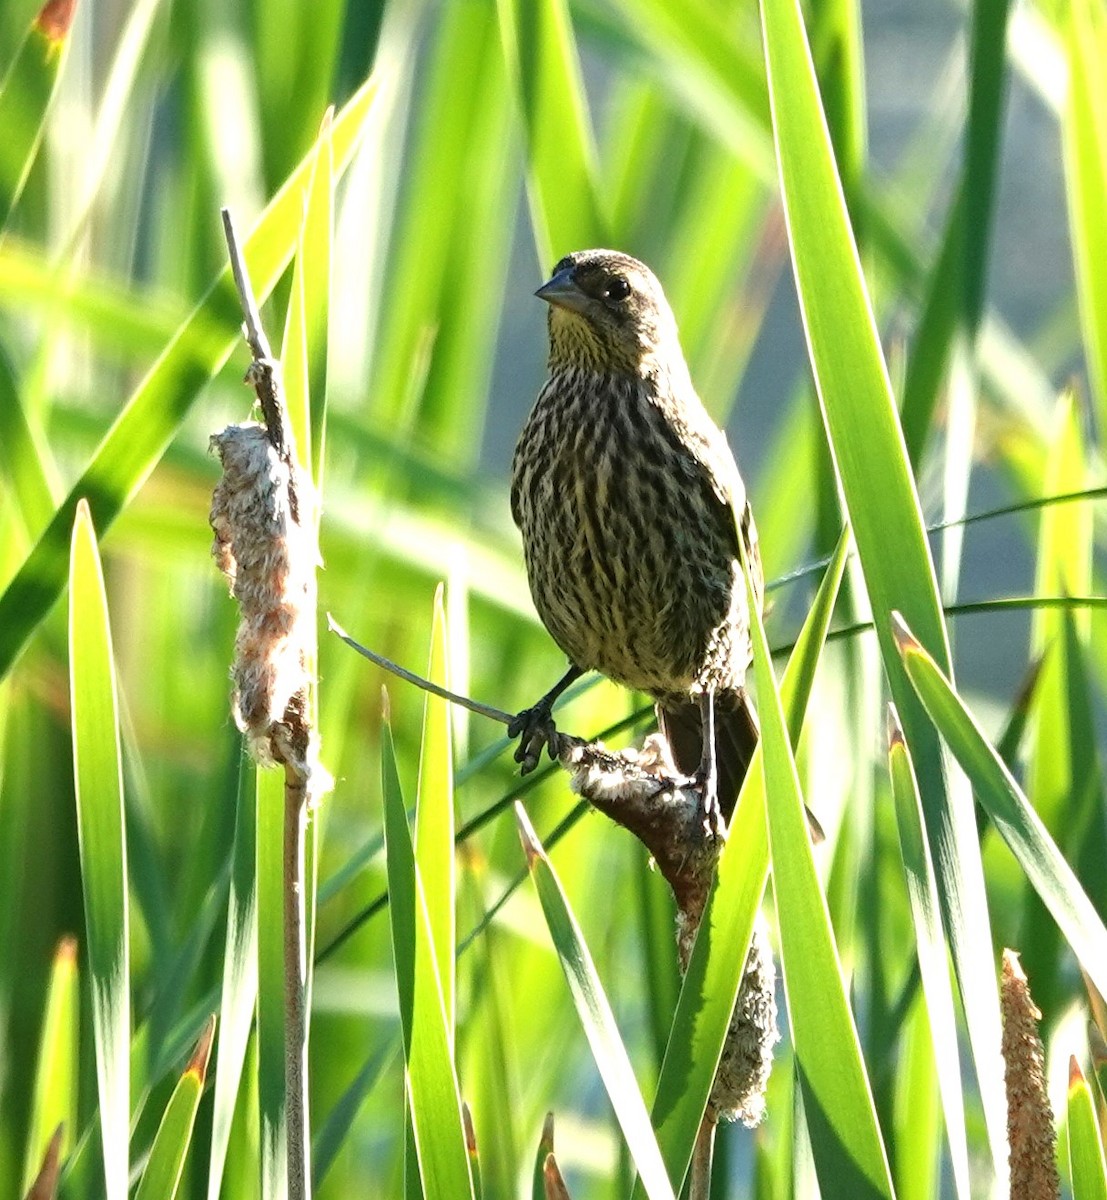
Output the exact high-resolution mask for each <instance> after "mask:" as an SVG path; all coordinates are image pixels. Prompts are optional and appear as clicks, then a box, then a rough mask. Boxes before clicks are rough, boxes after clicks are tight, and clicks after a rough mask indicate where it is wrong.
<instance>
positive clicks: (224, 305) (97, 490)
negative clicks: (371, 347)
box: [0, 79, 376, 675]
mask: <svg viewBox="0 0 1107 1200" xmlns="http://www.w3.org/2000/svg"><path fill="white" fill-rule="evenodd" d="M375 95H376V84H375V81H374V80H373V79H369V80H368V81H367V82H366V83H365V84H363V85H362V87H361V88H360V89H359V90H358V91H357V92H356V93H355V94H354V96H353V97H352V98H351V99H350V101H349V102H348V103H347V104H346V106H345V107H344V108H343V110H342V112H341V113H340V114H339V115H338V116H337V117H336V118H335V121H334V126H333V128H332V132H331V138H332V144H333V148H334V159H335V164H336V170H337V171H339V172H341V171H342V170H344V169H345V167H346V165H347V164H348V163H349V161H350V159H351V157H352V155H353V152H354V149H355V148H356V146H357V143H358V140H359V138H360V135H361V133H362V131H363V129H364V127H365V123H366V121H367V120H368V117H369V114H370V111H371V108H372V103H373V99H374V97H375ZM313 161H314V156H313V155H312V156H309V157H308V158H307V159H306V160H305V161H304V162H303V163H301V164H300V166H298V167H297V168H296V170H295V171H294V172H293V173H292V175H290V176H289V178H288V180H287V181H286V182H285V184H284V186H283V187H282V188H281V190H280V191H279V192H278V193H277V195H276V196H275V197H274V198H273V200H272V201H271V202H270V204H269V206H268V208H266V210H265V212H264V213H262V215H261V217H260V218H259V219H258V221H257V223H256V225H255V227H254V229H253V231H252V232H251V234H250V236H249V237H248V238H247V239H246V242H245V245H244V248H243V249H244V253H245V256H246V265H247V268H248V269H249V271H250V277H251V280H252V282H253V285H254V291H255V293H256V295H257V297H258V301H259V303H260V302H261V301H263V300H264V299H265V297H266V296H268V295H269V293H270V292H271V291H272V289H273V287H274V285H275V284H276V282H277V280H278V279H279V278H280V276H281V274H282V272H283V271H284V269H285V267H286V266H287V264H288V261H289V259H290V258H291V256H292V254H293V251H294V250H295V247H296V243H297V238H298V236H299V229H300V223H301V218H302V213H303V199H304V189H305V187H306V186H307V181H308V178H309V176H310V171H311V165H312V162H313ZM241 320H242V312H241V309H240V306H239V303H238V297H237V294H236V293H235V289H234V284H233V282H232V279H231V269H230V266H229V265H228V266H227V267H225V268H224V269H223V270H222V271H221V272H220V273H219V275H218V276H217V277H216V278H215V280H214V281H213V282H212V284H211V286H210V287H209V288H208V291H207V292H206V294H205V296H204V298H203V299H202V300H201V301H200V303H199V304H198V305H197V306H196V308H195V309H194V310H193V312H192V314H191V315H190V316H189V317H188V319H187V320H186V321H185V323H184V324H183V325H182V326H181V327H180V328H179V329H178V330H177V332H176V334H175V335H174V337H173V339H172V340H171V341H170V343H169V345H168V346H166V347H165V349H164V351H163V352H162V354H161V356H160V357H159V358H158V360H157V362H156V363H154V365H153V366H152V367H151V368H150V370H149V372H148V373H147V375H146V378H145V379H144V380H143V381H142V382H141V383H140V384H139V385H138V388H137V389H136V390H135V392H134V393H133V395H132V396H131V398H130V400H129V401H128V402H127V404H126V405H125V407H124V408H123V411H122V412H121V413H120V414H119V416H118V418H117V419H116V421H115V423H114V424H113V425H112V427H111V429H110V430H109V431H108V433H107V435H106V436H105V438H104V440H103V442H101V444H100V446H99V448H98V449H97V450H96V452H95V454H94V455H93V457H92V459H91V461H90V462H89V464H88V466H87V467H86V468H85V470H84V471H83V472H82V474H81V476H80V478H79V479H78V481H77V483H76V484H74V486H73V490H72V491H71V492H70V493H69V496H68V497H67V498H66V500H65V501H64V502H63V503H62V505H61V507H60V508H59V509H58V510H57V511H56V512H55V513H54V516H53V519H52V520H51V522H50V524H49V525H48V526H47V528H46V530H45V531H44V532H43V534H42V536H41V537H40V538H39V540H38V542H37V543H36V545H35V547H34V549H33V550H32V551H31V553H30V554H29V555H28V557H27V558H26V560H25V561H24V562H23V564H22V566H21V567H20V568H19V570H18V572H17V573H16V575H15V577H14V578H13V579H12V580H11V582H10V583H9V584H8V585H7V587H6V589H5V591H4V593H3V594H2V595H0V675H3V674H6V673H7V671H8V669H9V668H10V667H11V665H12V663H13V662H14V661H15V658H16V656H17V655H18V654H19V652H20V651H21V650H22V648H23V646H24V644H25V643H26V641H27V639H28V638H29V637H30V635H31V633H32V632H33V631H34V629H35V628H36V627H37V625H38V623H39V622H40V621H41V620H42V618H43V617H44V616H45V615H46V613H47V611H48V610H49V608H50V606H51V605H52V604H53V602H54V601H55V600H56V599H57V597H58V595H60V593H61V590H62V588H63V586H64V585H65V577H66V576H65V564H66V558H65V550H66V545H67V543H68V536H69V530H70V528H71V526H72V524H73V519H74V514H75V512H76V507H77V503H78V502H79V500H80V499H81V498H82V497H83V496H88V497H89V500H88V504H89V506H90V509H91V511H92V515H93V517H94V518H95V520H96V521H97V522H98V524H99V527H100V529H101V530H106V529H107V528H108V526H110V524H111V523H112V521H113V520H114V519H115V518H116V517H117V516H118V515H119V513H120V512H121V511H122V510H123V509H124V508H125V507H126V506H127V504H128V503H129V502H130V500H131V498H132V497H133V496H134V495H135V493H136V492H137V491H138V489H139V487H141V485H142V483H143V482H144V481H145V479H146V478H147V477H148V476H149V474H150V472H151V471H152V470H153V468H154V466H155V465H156V464H157V462H158V460H159V459H160V458H161V456H162V454H163V453H164V452H165V449H166V447H167V446H168V445H169V442H170V440H171V439H172V437H173V435H174V434H175V433H176V431H177V429H178V428H179V427H180V424H181V422H182V421H183V420H184V418H185V416H186V415H187V413H188V412H189V410H190V409H191V407H192V405H193V403H194V402H195V401H196V399H197V398H198V397H199V396H200V395H201V394H202V392H203V386H204V384H205V383H206V382H207V381H208V380H209V379H210V378H211V376H212V375H213V374H215V372H216V371H218V370H219V368H220V367H221V366H222V365H223V363H224V362H226V360H227V358H228V357H229V355H230V353H231V351H232V350H233V349H234V347H235V346H236V344H237V343H238V339H239V337H240V331H239V326H240V324H241Z"/></svg>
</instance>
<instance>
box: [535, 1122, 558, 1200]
mask: <svg viewBox="0 0 1107 1200" xmlns="http://www.w3.org/2000/svg"><path fill="white" fill-rule="evenodd" d="M553 1152H554V1115H553V1113H552V1112H548V1113H546V1119H545V1120H544V1121H543V1122H542V1136H541V1137H540V1138H539V1139H538V1152H537V1153H536V1154H535V1156H534V1172H533V1174H532V1175H531V1192H530V1194H531V1200H546V1159H548V1158H549V1157H550V1155H551V1154H553Z"/></svg>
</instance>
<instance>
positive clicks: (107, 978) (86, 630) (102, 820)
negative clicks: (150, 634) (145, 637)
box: [69, 500, 131, 1200]
mask: <svg viewBox="0 0 1107 1200" xmlns="http://www.w3.org/2000/svg"><path fill="white" fill-rule="evenodd" d="M71 561H72V565H71V568H70V582H69V654H70V662H69V672H70V701H71V705H72V713H73V769H74V777H75V781H76V790H77V838H78V847H79V851H80V858H81V886H82V890H83V892H84V903H85V926H86V930H87V937H88V962H89V972H90V975H91V978H92V1013H93V1034H94V1038H95V1044H96V1077H97V1085H98V1089H99V1098H100V1129H101V1140H102V1146H103V1155H104V1176H105V1181H106V1186H107V1196H108V1200H126V1196H127V1160H128V1143H129V1137H130V1048H131V1001H130V964H129V953H130V931H129V921H128V906H127V843H126V834H125V830H124V823H123V772H122V763H121V759H120V748H119V722H118V717H117V711H118V703H117V699H116V680H115V664H114V661H113V657H112V642H111V629H110V627H109V624H108V608H107V595H106V593H105V590H104V576H103V570H102V568H101V565H100V555H99V551H98V549H97V545H96V534H95V531H94V530H93V527H92V517H91V514H90V512H89V506H88V504H87V503H86V502H85V501H84V500H81V501H80V502H79V503H78V505H77V511H76V522H75V524H74V526H73V548H72V555H71Z"/></svg>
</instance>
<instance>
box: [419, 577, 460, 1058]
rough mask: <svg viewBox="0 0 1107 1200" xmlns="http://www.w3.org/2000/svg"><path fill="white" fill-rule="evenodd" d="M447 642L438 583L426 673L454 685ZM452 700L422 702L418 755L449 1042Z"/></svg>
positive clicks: (422, 866) (422, 828)
mask: <svg viewBox="0 0 1107 1200" xmlns="http://www.w3.org/2000/svg"><path fill="white" fill-rule="evenodd" d="M448 662H449V658H448V652H447V644H446V608H445V605H444V603H443V589H442V585H441V584H439V586H438V588H437V589H436V590H435V593H434V611H433V619H432V625H431V647H430V663H429V665H428V667H427V678H428V679H429V680H430V681H431V682H432V683H437V684H438V685H439V686H440V687H445V688H448V687H449V686H450V683H449V677H448V673H447V663H448ZM450 719H451V718H450V704H449V702H448V701H446V700H443V699H442V698H441V697H439V696H433V695H431V693H430V692H428V693H427V695H426V699H425V700H424V702H423V744H422V750H421V752H420V756H419V792H418V798H417V801H416V809H415V861H416V863H417V864H418V867H419V877H420V878H421V879H422V881H423V895H424V897H425V899H426V904H427V919H428V921H429V922H430V930H431V936H432V938H433V939H434V956H435V962H436V963H437V968H438V979H439V982H440V984H441V985H442V1007H443V1009H444V1011H445V1014H446V1032H447V1034H448V1036H449V1039H450V1045H451V1046H452V1045H453V1040H454V992H455V978H454V976H455V970H456V967H455V956H456V949H457V918H456V906H455V900H454V889H455V876H456V871H455V869H454V766H453V746H452V742H451V737H450Z"/></svg>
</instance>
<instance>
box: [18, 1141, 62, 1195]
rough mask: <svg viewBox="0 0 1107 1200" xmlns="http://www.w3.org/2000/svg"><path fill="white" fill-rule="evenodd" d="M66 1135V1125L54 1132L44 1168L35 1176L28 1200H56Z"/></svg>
mask: <svg viewBox="0 0 1107 1200" xmlns="http://www.w3.org/2000/svg"><path fill="white" fill-rule="evenodd" d="M64 1133H65V1124H64V1123H62V1124H60V1125H59V1126H58V1127H57V1129H55V1130H54V1136H53V1137H52V1138H51V1139H50V1144H49V1145H48V1146H47V1147H46V1153H45V1154H44V1155H43V1156H42V1167H41V1168H40V1169H39V1173H38V1175H36V1176H35V1181H34V1183H32V1184H31V1188H30V1191H28V1193H27V1196H26V1200H54V1197H55V1196H56V1195H57V1190H58V1169H59V1166H60V1161H61V1144H62V1135H63V1134H64Z"/></svg>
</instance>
